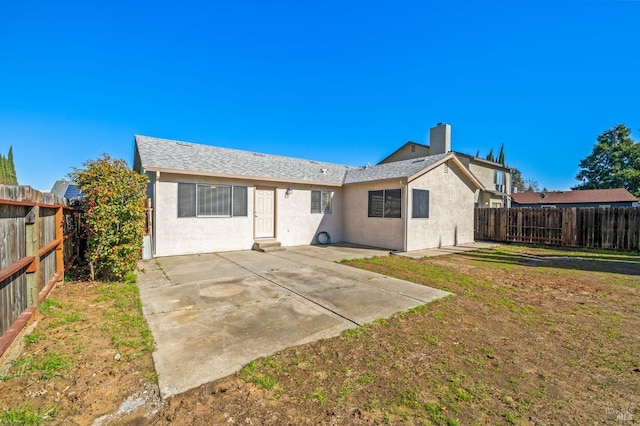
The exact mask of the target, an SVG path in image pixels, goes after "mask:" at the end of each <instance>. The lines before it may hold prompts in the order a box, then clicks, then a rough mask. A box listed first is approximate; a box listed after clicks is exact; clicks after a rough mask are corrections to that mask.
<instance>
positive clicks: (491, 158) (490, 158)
mask: <svg viewBox="0 0 640 426" xmlns="http://www.w3.org/2000/svg"><path fill="white" fill-rule="evenodd" d="M487 161H494V162H495V161H496V159H495V157H494V156H493V148H491V151H489V153H488V154H487Z"/></svg>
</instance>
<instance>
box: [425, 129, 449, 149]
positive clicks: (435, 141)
mask: <svg viewBox="0 0 640 426" xmlns="http://www.w3.org/2000/svg"><path fill="white" fill-rule="evenodd" d="M445 152H451V126H450V125H448V124H445V123H438V125H437V126H436V127H432V128H431V129H429V155H436V154H444V153H445Z"/></svg>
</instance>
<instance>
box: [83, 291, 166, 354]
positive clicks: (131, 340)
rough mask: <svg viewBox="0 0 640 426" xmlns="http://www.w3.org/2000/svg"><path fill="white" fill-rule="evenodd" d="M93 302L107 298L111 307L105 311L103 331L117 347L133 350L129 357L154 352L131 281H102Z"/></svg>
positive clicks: (150, 336)
mask: <svg viewBox="0 0 640 426" xmlns="http://www.w3.org/2000/svg"><path fill="white" fill-rule="evenodd" d="M98 291H99V294H100V295H99V296H98V297H97V298H96V299H95V301H96V302H102V301H110V302H112V304H111V308H110V309H108V310H107V311H106V312H105V318H106V319H107V321H106V322H105V324H104V325H103V327H102V331H103V332H105V333H107V334H108V335H110V336H111V342H112V343H113V345H114V346H115V347H116V348H120V347H127V348H131V349H134V352H133V353H131V354H129V355H128V357H129V359H131V358H133V357H136V356H139V355H140V354H141V353H142V352H145V351H149V352H150V351H153V349H154V342H153V336H152V335H151V330H150V329H149V326H148V324H147V321H146V320H145V318H144V315H143V314H142V302H141V301H140V297H139V291H138V287H137V286H136V284H135V283H134V282H125V283H103V284H102V285H101V286H100V288H99V290H98Z"/></svg>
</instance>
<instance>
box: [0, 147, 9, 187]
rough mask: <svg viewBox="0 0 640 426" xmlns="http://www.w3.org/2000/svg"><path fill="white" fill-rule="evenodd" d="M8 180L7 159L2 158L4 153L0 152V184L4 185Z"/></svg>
mask: <svg viewBox="0 0 640 426" xmlns="http://www.w3.org/2000/svg"><path fill="white" fill-rule="evenodd" d="M8 180H9V176H8V171H7V159H6V158H4V155H2V154H0V184H3V185H6V184H7V183H8Z"/></svg>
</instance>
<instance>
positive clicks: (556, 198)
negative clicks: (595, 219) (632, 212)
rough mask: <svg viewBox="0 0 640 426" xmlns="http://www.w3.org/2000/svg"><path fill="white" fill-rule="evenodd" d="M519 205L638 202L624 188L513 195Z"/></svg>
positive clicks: (519, 193)
mask: <svg viewBox="0 0 640 426" xmlns="http://www.w3.org/2000/svg"><path fill="white" fill-rule="evenodd" d="M511 197H512V199H513V201H514V202H515V203H518V204H569V203H619V202H634V203H635V202H638V199H637V198H636V197H634V196H633V195H632V194H631V193H630V192H629V191H627V190H626V189H624V188H615V189H583V190H578V191H552V192H518V193H515V194H511Z"/></svg>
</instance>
